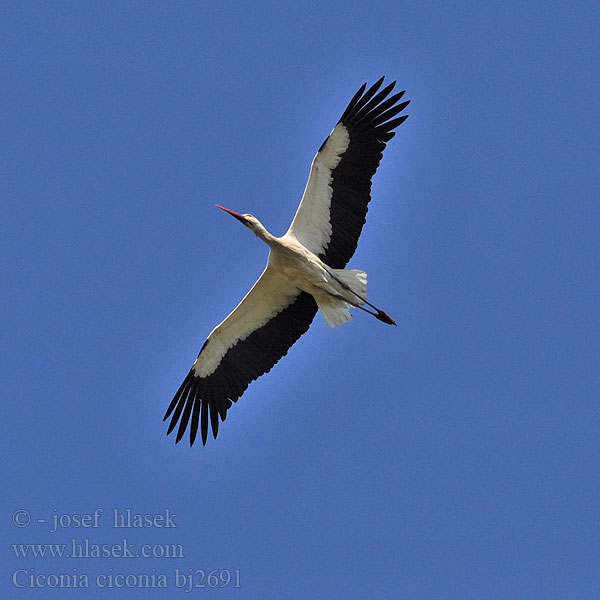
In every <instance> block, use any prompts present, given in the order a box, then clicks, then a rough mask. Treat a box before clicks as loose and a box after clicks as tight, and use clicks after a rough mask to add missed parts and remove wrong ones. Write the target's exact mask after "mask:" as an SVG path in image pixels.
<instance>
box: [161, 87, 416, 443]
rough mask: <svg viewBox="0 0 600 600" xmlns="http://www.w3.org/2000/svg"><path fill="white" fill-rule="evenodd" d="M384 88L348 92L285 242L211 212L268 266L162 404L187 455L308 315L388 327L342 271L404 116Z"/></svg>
mask: <svg viewBox="0 0 600 600" xmlns="http://www.w3.org/2000/svg"><path fill="white" fill-rule="evenodd" d="M383 79H384V78H383V77H382V78H381V79H380V80H379V81H377V83H375V85H373V87H371V88H370V89H369V90H367V91H365V90H366V87H367V85H366V83H365V84H364V85H363V86H362V87H361V88H360V89H359V90H358V92H356V94H355V95H354V97H353V98H352V100H351V101H350V104H348V107H347V108H346V110H345V111H344V114H343V115H342V117H341V119H340V120H339V122H338V123H337V125H336V126H335V128H334V129H333V131H332V132H331V133H330V134H329V137H328V138H327V139H326V140H325V141H324V142H323V144H322V145H321V147H320V148H319V151H318V152H317V154H316V156H315V158H314V160H313V162H312V166H311V169H310V176H309V179H308V183H307V185H306V189H305V190H304V195H303V197H302V201H301V202H300V206H299V207H298V210H297V212H296V215H295V217H294V220H293V221H292V224H291V226H290V228H289V229H288V231H287V232H286V234H285V235H283V236H282V237H275V236H274V235H271V234H270V233H269V232H268V231H267V230H266V229H265V228H264V226H263V225H262V224H261V223H260V221H259V220H258V219H257V218H256V217H254V216H252V215H250V214H239V213H236V212H234V211H232V210H229V209H227V208H223V207H222V206H219V208H222V209H223V210H225V211H227V212H228V213H229V214H230V215H233V216H234V217H235V218H236V219H238V220H239V221H240V222H241V223H242V224H244V225H245V226H246V227H247V228H248V229H250V230H251V231H252V232H254V233H255V234H256V235H257V236H258V237H259V238H260V239H261V240H263V241H264V242H265V243H266V244H267V245H268V246H269V247H270V252H269V258H268V260H267V266H266V268H265V270H264V271H263V273H262V275H261V276H260V277H259V279H258V281H257V282H256V283H255V284H254V286H253V287H252V289H251V290H250V291H249V292H248V294H247V295H246V296H245V298H244V299H243V300H242V301H241V302H240V304H238V306H237V307H236V308H235V309H234V310H233V312H232V313H231V314H230V315H229V316H228V317H227V318H226V319H225V320H224V321H223V322H222V323H220V324H219V325H217V326H216V327H215V328H214V329H213V330H212V332H211V334H210V335H209V336H208V338H207V339H206V341H205V342H204V345H203V346H202V348H201V350H200V353H199V354H198V358H197V359H196V362H195V363H194V365H193V366H192V368H191V370H190V372H189V373H188V375H187V377H186V378H185V379H184V381H183V383H182V384H181V387H180V388H179V390H177V393H176V394H175V397H174V398H173V400H172V402H171V404H170V405H169V408H168V409H167V412H166V414H165V417H164V419H165V420H166V419H167V418H168V417H169V416H170V415H171V414H172V417H171V423H170V425H169V429H168V431H167V435H168V434H170V433H171V431H173V429H174V428H175V426H176V425H177V422H179V428H178V430H177V437H176V443H177V442H179V441H180V440H181V438H182V437H183V435H184V433H185V430H186V428H187V426H188V423H189V421H190V418H191V426H190V446H191V445H192V444H193V443H194V440H195V439H196V434H197V432H198V425H199V424H200V430H201V433H202V443H203V444H206V438H207V434H208V423H209V420H210V424H211V428H212V433H213V437H215V438H216V437H217V432H218V429H219V417H220V418H221V420H222V421H225V417H226V416H227V411H228V410H229V408H230V407H231V404H232V402H236V401H237V399H238V398H239V397H240V396H241V395H242V394H243V393H244V391H245V390H246V388H247V387H248V384H249V383H250V382H251V381H253V380H254V379H257V378H258V377H260V376H261V375H262V374H263V373H267V372H268V371H270V370H271V367H273V365H274V364H275V363H276V362H277V361H278V360H279V359H280V358H281V357H282V356H285V355H286V354H287V351H288V350H289V348H290V347H291V346H292V344H294V342H295V341H296V340H297V339H298V338H299V337H300V336H301V335H302V334H303V333H305V332H306V330H307V329H308V327H309V326H310V324H311V322H312V320H313V318H314V316H315V313H316V312H317V309H319V310H320V311H321V314H322V315H323V317H324V318H325V322H326V323H327V325H329V327H336V326H337V325H341V324H342V323H347V322H348V321H350V320H351V319H352V315H351V314H350V310H349V307H350V306H352V307H355V308H360V309H362V310H364V311H366V312H368V313H370V314H372V315H373V316H375V317H377V319H379V320H380V321H383V322H384V323H388V324H389V325H395V324H396V323H395V321H394V320H393V319H392V318H391V317H390V316H389V315H387V314H386V313H385V312H384V311H382V310H380V309H379V308H376V307H375V306H373V305H372V304H370V303H369V302H367V300H366V296H367V275H366V273H365V272H364V271H359V270H356V269H344V266H345V265H346V263H347V262H348V261H349V260H350V258H351V257H352V255H353V254H354V251H355V249H356V244H357V242H358V238H359V236H360V232H361V230H362V227H363V225H364V223H365V216H366V213H367V204H368V203H369V200H370V199H371V178H372V177H373V174H374V173H375V171H376V170H377V167H378V166H379V161H380V160H381V157H382V153H383V150H384V148H385V145H386V143H387V142H388V141H389V140H391V139H392V138H393V137H394V131H393V130H394V129H395V128H396V127H398V126H399V125H400V124H401V123H402V122H403V121H404V120H405V119H406V118H407V116H408V115H404V116H401V117H397V118H393V117H395V116H396V115H397V114H398V113H399V112H400V111H402V110H404V108H405V107H406V106H407V104H408V101H406V102H402V103H400V104H398V101H399V100H400V98H402V96H403V94H404V92H400V93H397V94H394V95H392V96H389V94H390V92H391V91H392V89H393V87H394V85H395V82H394V83H391V84H390V85H388V86H387V87H385V88H383V89H382V90H381V91H379V89H380V88H381V85H382V84H383ZM388 96H389V97H388ZM217 206H218V205H217ZM365 305H368V306H369V307H371V308H372V309H373V311H371V310H369V309H368V308H365Z"/></svg>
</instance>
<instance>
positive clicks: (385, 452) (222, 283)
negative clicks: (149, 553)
mask: <svg viewBox="0 0 600 600" xmlns="http://www.w3.org/2000/svg"><path fill="white" fill-rule="evenodd" d="M590 6H591V3H589V2H570V3H558V2H550V3H539V2H538V3H521V2H504V3H493V2H483V3H460V2H459V3H446V2H442V3H438V2H429V3H425V4H419V3H404V2H376V3H361V2H329V3H327V2H326V3H322V2H301V3H286V2H284V3H273V2H266V3H261V4H260V5H259V4H256V3H244V2H239V3H230V4H229V5H228V6H223V3H221V2H201V3H200V2H198V3H192V2H178V3H156V2H154V3H153V2H145V3H124V2H107V3H94V4H93V6H92V3H63V2H56V3H51V4H46V5H45V6H39V4H38V3H27V2H18V3H17V2H14V3H3V4H2V7H0V40H1V41H0V48H1V53H0V54H1V58H0V89H1V90H2V91H1V92H0V110H1V114H2V118H1V120H0V121H1V125H0V163H1V165H0V197H1V198H2V223H1V224H0V231H1V233H2V234H1V239H2V243H1V246H0V247H1V256H0V266H1V273H2V277H1V280H2V295H1V297H0V302H1V307H0V308H1V311H2V315H3V318H2V321H1V336H2V349H3V352H2V354H3V357H4V358H3V360H2V367H1V368H2V389H3V403H2V407H3V409H2V412H3V418H2V430H3V432H2V436H1V439H2V454H3V460H2V479H3V486H2V487H3V493H2V499H1V500H0V504H1V508H2V519H1V521H2V531H3V539H4V540H5V541H4V543H3V549H2V553H3V559H2V564H3V568H2V579H1V583H0V585H1V586H2V590H3V594H2V596H3V597H6V598H32V597H44V598H48V599H51V598H61V597H63V596H64V595H68V593H69V592H67V591H66V590H64V589H56V588H49V587H46V588H43V589H36V590H33V591H32V590H31V589H28V588H27V587H25V588H18V587H15V586H14V585H13V583H12V578H13V575H14V573H15V572H17V571H20V574H19V575H18V576H17V583H19V585H27V582H29V581H31V577H30V576H33V577H38V576H40V575H41V576H42V578H41V579H39V577H38V579H37V580H40V581H42V582H43V581H44V577H46V579H45V581H46V582H50V584H51V583H52V581H53V580H52V578H50V579H48V578H47V577H48V576H49V575H52V574H60V573H63V574H64V573H66V574H70V575H73V574H78V575H80V576H81V575H83V574H86V575H88V577H89V583H90V588H89V589H88V590H86V591H85V592H81V593H80V594H85V597H86V598H106V597H115V598H164V597H173V598H175V597H186V594H185V592H184V590H183V589H181V588H179V589H178V588H177V586H176V583H177V581H176V575H175V573H176V570H177V569H179V573H180V574H182V573H183V574H186V575H187V574H189V573H194V579H193V583H194V584H196V583H205V584H207V583H208V580H207V578H205V579H204V580H202V579H201V574H200V573H199V572H197V571H196V570H198V569H201V570H204V572H205V574H208V573H209V572H210V571H211V570H213V569H217V570H218V573H219V575H221V576H223V577H227V575H226V573H230V575H231V582H230V584H229V585H227V586H225V587H223V588H221V589H210V590H209V589H207V588H205V589H195V590H193V592H190V593H188V594H187V596H189V597H200V596H201V595H203V594H206V595H210V597H213V598H249V599H255V598H256V599H258V598H260V599H270V598H290V599H295V598H344V599H348V598H392V597H395V598H410V599H421V598H423V599H430V598H437V599H441V598H448V599H451V598H461V599H464V598H510V599H511V600H514V599H520V598H524V599H525V598H527V599H529V598H547V599H549V598H560V599H561V600H564V599H568V598H577V599H585V598H595V597H597V593H598V588H599V586H600V572H599V566H598V565H599V555H600V541H599V540H600V526H599V523H600V515H599V510H598V506H599V503H598V490H599V489H600V464H599V463H600V461H599V454H598V448H599V438H600V410H599V402H598V399H599V398H598V384H599V381H598V358H599V352H598V330H599V328H598V300H599V298H600V289H599V284H598V266H599V265H598V256H599V253H598V251H599V247H598V246H599V244H598V222H599V218H598V217H599V210H598V197H599V191H600V190H599V185H598V181H599V175H600V167H599V165H600V161H599V160H598V158H599V156H600V142H599V140H600V131H599V129H600V127H599V120H598V96H599V93H600V85H599V84H600V81H599V71H598V56H599V45H598V41H597V37H596V35H597V28H598V22H599V17H600V11H599V10H598V9H592V8H590ZM381 75H386V76H387V77H388V78H390V79H397V80H398V85H399V86H400V88H401V89H406V90H407V94H406V96H407V98H410V99H411V105H410V107H409V110H408V112H409V113H410V118H409V119H408V120H407V121H406V123H404V124H403V125H402V126H401V127H400V129H399V130H398V134H397V136H396V137H395V138H394V140H392V142H391V143H390V144H389V146H388V148H387V150H386V152H385V156H384V159H383V163H382V165H381V167H380V170H379V171H378V173H377V175H376V177H375V180H374V185H373V197H374V199H373V202H372V204H371V208H370V211H369V215H368V221H367V225H366V227H365V229H364V232H363V236H362V238H361V243H360V244H359V248H358V250H357V252H356V254H355V256H354V258H353V260H352V261H351V263H350V265H349V266H351V267H354V268H361V269H364V270H366V271H367V272H368V274H369V292H370V298H371V299H372V300H373V302H374V303H375V304H376V305H378V306H381V307H382V308H384V309H385V310H386V311H387V312H389V313H390V314H391V315H392V316H393V317H394V318H395V319H396V321H397V322H398V327H397V328H393V327H386V326H385V325H383V324H381V323H379V322H378V321H376V320H374V319H372V318H370V317H368V316H367V315H363V314H357V315H356V318H355V319H354V321H353V322H352V323H351V324H349V325H345V326H342V327H339V328H337V329H335V330H329V329H328V328H327V326H326V325H325V323H324V322H323V320H322V318H321V317H320V316H318V317H317V319H316V320H315V322H314V324H313V326H312V327H311V330H310V331H309V332H308V333H307V334H306V335H305V336H303V337H302V338H301V340H300V341H299V342H298V344H296V345H295V346H294V347H293V348H292V350H291V351H290V353H289V355H288V356H287V357H286V358H285V359H283V360H282V361H281V362H280V363H279V364H278V365H277V366H276V367H275V368H274V369H273V371H272V372H271V373H270V374H268V375H267V376H265V377H262V378H261V379H259V380H258V381H257V382H255V383H253V384H252V385H251V386H250V388H249V389H248V391H247V392H246V394H245V395H244V396H243V397H242V398H241V399H240V401H239V402H238V404H237V405H236V406H234V407H233V408H232V409H231V411H230V413H229V416H228V419H227V421H226V423H224V424H223V425H222V427H221V429H220V432H219V438H218V440H216V442H215V441H213V440H209V443H208V444H207V446H206V447H202V446H201V445H196V446H195V447H193V448H191V449H190V448H189V446H188V445H187V444H185V443H182V444H179V445H178V446H175V445H174V443H173V441H174V440H173V438H172V437H169V438H167V437H166V436H165V432H166V427H165V424H163V422H162V416H163V414H164V411H165V408H166V406H167V405H168V403H169V401H170V399H171V397H172V395H173V393H174V392H175V391H176V389H177V388H178V386H179V384H180V382H181V380H182V378H183V377H184V376H185V374H186V373H187V371H188V369H189V368H190V366H191V364H192V362H193V360H194V359H195V357H196V354H197V352H198V350H199V348H200V346H201V344H202V342H203V341H204V339H205V337H206V335H207V334H208V333H209V332H210V330H211V329H212V328H213V326H214V325H215V324H216V323H217V322H218V321H219V320H221V319H222V318H223V317H224V316H225V315H226V314H227V313H228V312H229V311H230V310H231V309H232V308H233V307H234V306H235V304H236V303H237V302H238V301H239V299H240V298H241V297H242V296H243V294H244V293H245V292H246V291H247V289H248V288H249V286H250V285H251V284H252V283H253V282H254V280H255V279H256V277H257V276H258V275H259V273H260V272H261V270H262V268H263V266H264V262H265V260H266V255H267V249H266V247H264V246H263V245H262V244H261V242H260V241H259V240H257V239H256V238H255V237H254V236H252V235H251V234H250V233H249V232H248V231H246V230H245V229H243V228H242V227H241V226H240V225H239V224H238V223H237V222H236V221H235V220H233V219H231V218H230V217H229V216H227V215H225V214H223V213H222V212H221V211H219V210H217V209H215V207H214V205H215V203H219V204H223V205H224V206H227V207H230V208H232V209H234V210H238V211H240V212H252V213H253V214H255V215H256V216H257V217H258V218H260V219H261V220H262V221H263V223H264V224H265V225H266V226H267V228H268V229H269V230H270V231H271V232H273V233H274V234H281V233H283V232H284V231H285V230H286V229H287V226H288V224H289V222H290V220H291V218H292V216H293V214H294V212H295V210H296V207H297V204H298V201H299V199H300V196H301V194H302V191H303V189H304V185H305V182H306V178H307V175H308V169H309V165H310V162H311V160H312V158H313V156H314V153H315V152H316V150H317V149H318V147H319V146H320V144H321V142H322V141H323V139H324V138H325V136H326V135H327V134H328V133H329V131H330V130H331V128H332V127H333V125H334V124H335V122H336V120H337V119H338V118H339V116H340V115H341V113H342V111H343V109H344V108H345V106H346V104H347V102H348V101H349V99H350V98H351V97H352V95H353V94H354V92H355V91H356V89H357V88H358V87H359V86H360V85H361V84H362V83H363V82H364V81H368V82H374V81H375V80H376V79H377V78H379V77H380V76H381ZM97 509H101V510H102V511H103V513H102V517H101V518H99V520H98V527H74V526H73V525H74V523H75V519H76V515H90V517H89V518H88V519H87V520H85V519H84V521H85V522H86V523H88V524H89V523H90V522H91V521H89V519H91V515H92V514H93V513H94V511H96V510H97ZM114 509H117V510H118V511H120V512H124V511H125V510H126V509H130V510H131V512H132V513H139V514H148V515H163V516H164V515H165V514H166V513H165V511H166V510H168V511H170V512H169V514H171V515H172V514H175V515H176V517H175V518H174V524H175V525H176V527H169V528H163V527H151V528H142V529H136V528H127V529H115V528H113V527H112V526H111V525H112V511H113V510H114ZM18 511H26V512H18ZM27 515H29V516H28V517H27ZM60 515H66V517H64V518H63V523H65V524H67V525H71V526H70V527H64V528H61V529H59V530H58V531H55V532H52V531H51V529H52V528H53V527H52V523H53V518H54V516H60ZM27 518H29V519H31V522H30V523H29V524H28V525H26V526H21V525H24V524H25V523H27ZM13 520H16V522H17V524H18V525H19V526H17V525H15V524H13ZM41 520H44V521H45V522H44V523H40V522H38V521H41ZM124 538H125V539H126V540H127V542H126V543H128V544H133V545H134V547H135V549H136V550H139V549H140V548H141V547H142V546H143V545H144V544H147V545H149V547H151V548H153V552H156V553H160V552H161V549H163V550H164V551H165V552H166V551H167V550H165V549H168V548H169V547H170V546H169V545H175V546H172V547H174V548H175V547H177V548H181V549H182V552H181V556H177V557H173V558H165V557H162V558H158V557H157V558H127V557H119V556H115V555H114V552H113V551H112V550H111V553H112V554H113V555H112V556H110V557H104V558H91V557H90V558H87V559H86V558H73V557H63V558H48V557H46V558H41V557H37V558H35V557H32V556H28V557H26V558H25V557H17V556H15V550H14V549H13V547H12V544H30V543H31V544H67V545H69V544H72V543H73V540H74V541H75V543H83V541H84V540H86V539H87V540H88V543H90V544H108V545H112V544H120V543H122V540H123V539H124ZM74 569H76V571H74ZM236 572H239V577H240V583H241V585H242V587H241V588H236V587H234V580H235V577H236ZM111 574H112V575H117V574H120V575H130V576H132V577H133V579H131V578H130V580H129V581H130V582H131V581H134V585H137V583H135V582H137V581H138V579H136V577H138V576H140V575H152V574H153V575H155V576H158V575H160V574H164V575H165V578H166V579H167V584H168V586H169V589H168V593H165V591H164V590H160V589H143V588H140V587H139V586H138V587H127V588H119V587H113V588H111V589H106V588H101V587H100V586H99V584H98V582H100V583H103V582H104V583H107V581H108V579H107V576H108V575H111ZM99 576H100V577H102V576H104V579H100V580H99V579H98V577H99ZM37 580H36V581H37ZM119 581H120V580H119ZM182 581H183V580H180V583H181V582H182ZM222 581H223V580H222ZM210 583H213V584H214V579H213V580H211V582H210ZM75 594H77V592H75ZM182 594H183V596H182ZM71 597H75V596H74V595H73V593H71ZM76 597H84V596H83V595H77V596H76ZM202 597H204V596H202Z"/></svg>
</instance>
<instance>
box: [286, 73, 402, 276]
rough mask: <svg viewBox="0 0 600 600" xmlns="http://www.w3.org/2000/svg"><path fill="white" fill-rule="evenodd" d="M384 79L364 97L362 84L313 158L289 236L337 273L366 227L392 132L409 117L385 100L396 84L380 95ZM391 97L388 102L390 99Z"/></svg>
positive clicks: (393, 100) (395, 101)
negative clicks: (374, 185) (375, 181)
mask: <svg viewBox="0 0 600 600" xmlns="http://www.w3.org/2000/svg"><path fill="white" fill-rule="evenodd" d="M383 79H384V78H383V77H382V78H381V79H380V80H379V81H378V82H377V83H375V85H373V87H371V88H370V89H369V90H367V91H366V92H365V89H366V86H367V84H366V83H365V84H364V85H363V86H362V87H361V88H360V89H359V90H358V92H356V94H355V95H354V98H352V100H351V101H350V104H348V107H347V108H346V110H345V111H344V114H343V115H342V117H341V119H340V120H339V122H338V124H337V125H336V126H335V128H334V129H333V131H332V132H331V134H330V135H329V137H328V138H327V139H326V140H325V142H324V143H323V145H322V146H321V148H319V151H318V152H317V154H316V156H315V158H314V160H313V163H312V166H311V170H310V177H309V179H308V183H307V184H306V189H305V190H304V195H303V197H302V202H301V203H300V206H299V207H298V210H297V212H296V215H295V217H294V220H293V221H292V224H291V226H290V228H289V230H288V233H287V235H293V236H294V237H295V238H296V239H297V240H298V241H299V242H300V243H301V244H303V245H304V246H306V247H307V248H308V249H309V250H310V251H311V252H313V253H315V254H316V255H318V256H319V258H320V259H321V260H322V261H323V262H325V263H326V264H328V265H329V266H330V267H333V268H335V269H341V268H343V267H344V266H345V265H346V263H347V262H348V261H349V260H350V258H351V257H352V255H353V254H354V251H355V250H356V245H357V243H358V238H359V236H360V233H361V231H362V227H363V225H364V224H365V217H366V214H367V205H368V203H369V200H370V199H371V178H372V177H373V175H374V174H375V171H376V170H377V167H378V166H379V162H380V161H381V157H382V156H383V150H384V148H385V145H386V143H387V142H389V140H391V139H392V138H393V137H394V135H395V134H394V131H393V130H394V129H395V128H396V127H398V126H399V125H400V124H401V123H402V122H403V121H404V120H406V118H407V117H408V115H404V116H401V117H398V118H393V117H395V116H396V115H397V114H398V113H399V112H401V111H402V110H404V108H406V106H407V105H408V101H406V102H402V103H400V104H398V101H399V100H400V98H402V96H403V95H404V92H400V93H398V94H394V95H393V96H389V94H390V92H391V91H392V89H393V88H394V85H395V83H396V82H393V83H391V84H390V85H388V86H387V87H385V88H384V89H383V90H381V91H380V92H379V93H377V92H378V90H379V88H380V87H381V85H382V83H383ZM388 96H389V97H388Z"/></svg>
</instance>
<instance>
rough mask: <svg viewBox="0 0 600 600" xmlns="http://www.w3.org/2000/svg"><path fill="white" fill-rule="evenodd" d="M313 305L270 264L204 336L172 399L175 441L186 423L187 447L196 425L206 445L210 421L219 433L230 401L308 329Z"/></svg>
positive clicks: (309, 299)
mask: <svg viewBox="0 0 600 600" xmlns="http://www.w3.org/2000/svg"><path fill="white" fill-rule="evenodd" d="M316 312H317V305H316V302H315V301H314V299H313V297H312V296H311V295H310V294H306V293H305V292H300V291H299V290H298V289H297V288H296V287H295V286H292V285H291V284H290V283H289V282H288V281H287V280H286V279H284V278H282V277H281V276H280V275H278V274H277V272H275V271H273V269H272V268H271V267H269V266H267V268H266V269H265V270H264V271H263V274H262V275H261V276H260V278H259V279H258V281H257V282H256V283H255V284H254V286H253V287H252V289H251V290H250V291H249V292H248V294H246V296H245V297H244V299H243V300H242V301H241V302H240V303H239V304H238V306H237V307H236V308H235V310H233V312H232V313H231V314H230V315H229V316H228V317H227V318H226V319H225V320H224V321H223V322H222V323H220V324H219V325H217V327H215V328H214V329H213V331H212V332H211V334H210V335H209V336H208V338H207V339H206V341H205V342H204V345H203V346H202V349H201V350H200V353H199V354H198V358H197V359H196V362H195V363H194V365H193V367H192V368H191V370H190V372H189V373H188V375H187V377H186V378H185V379H184V381H183V383H182V384H181V387H180V388H179V390H178V391H177V393H176V394H175V397H174V398H173V400H172V401H171V404H170V405H169V408H168V409H167V412H166V414H165V417H164V419H165V420H166V419H168V418H169V416H170V415H171V414H172V417H171V423H170V424H169V429H168V431H167V434H169V433H171V431H173V429H174V428H175V426H176V425H177V422H178V421H179V428H178V430H177V437H176V442H179V441H180V440H181V438H182V437H183V435H184V434H185V430H186V428H187V426H188V423H189V422H190V418H191V425H190V445H192V444H193V443H194V440H195V439H196V434H197V432H198V424H200V431H201V434H202V443H203V444H206V438H207V434H208V422H209V419H210V424H211V428H212V432H213V436H214V437H215V438H216V437H217V432H218V430H219V417H220V418H221V420H222V421H224V420H225V417H226V416H227V410H228V409H229V408H230V407H231V403H232V402H236V401H237V399H238V398H239V397H240V396H241V395H242V394H243V393H244V391H245V390H246V388H247V387H248V384H249V383H250V382H251V381H253V380H254V379H257V378H258V377H260V376H261V375H262V374H263V373H267V372H268V371H270V370H271V367H273V365H274V364H275V363H276V362H277V361H278V360H279V359H280V358H281V357H282V356H285V355H286V354H287V351H288V350H289V349H290V347H291V346H292V345H293V344H294V342H295V341H296V340H297V339H298V338H299V337H300V336H301V335H302V334H303V333H305V332H306V330H307V329H308V328H309V326H310V324H311V322H312V320H313V318H314V316H315V313H316Z"/></svg>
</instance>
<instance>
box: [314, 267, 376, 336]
mask: <svg viewBox="0 0 600 600" xmlns="http://www.w3.org/2000/svg"><path fill="white" fill-rule="evenodd" d="M332 271H333V276H334V278H335V279H336V280H337V281H338V283H339V284H340V286H341V289H339V288H338V291H337V292H335V293H334V292H333V290H332V291H331V292H330V293H323V294H317V295H315V300H316V301H317V304H318V306H319V310H320V311H321V314H322V315H323V318H324V319H325V322H326V323H327V325H329V327H337V326H338V325H343V324H344V323H348V322H349V321H352V318H353V317H352V314H351V313H350V306H349V305H352V306H358V307H360V306H362V305H363V304H364V299H365V298H366V297H367V274H366V273H365V272H364V271H359V270H358V269H332Z"/></svg>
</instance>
